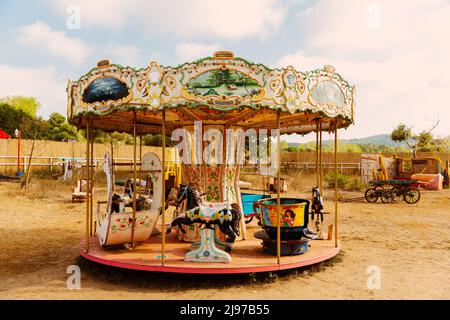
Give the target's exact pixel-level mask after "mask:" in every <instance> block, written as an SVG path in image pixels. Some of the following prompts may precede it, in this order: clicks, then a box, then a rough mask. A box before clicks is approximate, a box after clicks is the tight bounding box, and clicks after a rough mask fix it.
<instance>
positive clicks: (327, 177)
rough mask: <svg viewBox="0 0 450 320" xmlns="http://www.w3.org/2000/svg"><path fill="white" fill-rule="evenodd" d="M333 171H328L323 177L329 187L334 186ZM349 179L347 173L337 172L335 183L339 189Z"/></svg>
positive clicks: (343, 187) (344, 185)
mask: <svg viewBox="0 0 450 320" xmlns="http://www.w3.org/2000/svg"><path fill="white" fill-rule="evenodd" d="M335 177H336V175H335V173H334V172H328V173H327V174H326V175H325V177H324V179H325V181H326V182H327V183H328V186H329V187H331V188H334V186H335ZM349 181H350V177H349V176H348V175H345V174H342V173H338V174H337V185H338V188H340V189H345V188H346V187H347V185H348V183H349Z"/></svg>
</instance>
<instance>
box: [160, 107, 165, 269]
mask: <svg viewBox="0 0 450 320" xmlns="http://www.w3.org/2000/svg"><path fill="white" fill-rule="evenodd" d="M161 144H162V179H161V180H162V182H161V183H162V199H161V212H162V216H161V224H162V228H161V229H162V230H161V237H162V238H161V265H162V266H163V267H164V263H165V256H166V197H165V195H166V177H165V176H166V111H165V110H163V113H162V133H161Z"/></svg>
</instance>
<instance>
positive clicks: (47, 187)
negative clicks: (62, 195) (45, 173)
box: [9, 178, 72, 199]
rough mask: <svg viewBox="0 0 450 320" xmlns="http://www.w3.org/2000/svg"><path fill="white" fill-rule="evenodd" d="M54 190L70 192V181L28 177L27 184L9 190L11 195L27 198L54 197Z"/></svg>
mask: <svg viewBox="0 0 450 320" xmlns="http://www.w3.org/2000/svg"><path fill="white" fill-rule="evenodd" d="M55 190H58V192H59V191H62V190H64V192H67V193H68V194H69V193H71V192H72V186H71V185H70V182H67V181H59V180H50V179H36V178H33V179H30V181H29V182H28V186H27V187H25V186H23V187H22V188H20V186H19V185H18V189H17V190H11V192H10V194H9V195H10V196H11V197H18V196H19V197H26V198H29V199H48V198H54V197H55Z"/></svg>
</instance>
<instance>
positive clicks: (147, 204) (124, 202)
mask: <svg viewBox="0 0 450 320" xmlns="http://www.w3.org/2000/svg"><path fill="white" fill-rule="evenodd" d="M130 206H133V199H132V198H130V197H128V196H126V195H125V196H121V195H119V194H117V193H114V194H113V196H112V201H111V212H117V213H121V212H123V211H124V208H125V207H130ZM151 206H152V199H147V198H145V197H142V196H139V197H137V198H136V211H144V210H150V208H151Z"/></svg>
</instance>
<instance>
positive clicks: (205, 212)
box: [67, 51, 355, 274]
mask: <svg viewBox="0 0 450 320" xmlns="http://www.w3.org/2000/svg"><path fill="white" fill-rule="evenodd" d="M67 92H68V96H67V98H68V101H67V102H68V108H67V112H68V119H69V122H70V123H71V124H73V125H75V126H76V127H77V128H78V129H85V130H86V132H87V148H86V161H87V164H88V166H87V168H89V170H88V171H87V177H86V181H87V184H88V186H87V188H86V190H87V195H86V222H85V237H84V239H82V240H81V243H80V254H81V255H82V256H83V257H84V258H86V259H88V260H91V261H94V262H96V263H99V264H104V265H109V266H115V267H120V268H125V269H136V270H145V271H158V272H173V273H209V274H231V273H253V272H265V271H278V270H285V269H291V268H298V267H302V266H307V265H312V264H316V263H319V262H321V261H325V260H327V259H330V258H332V257H333V256H335V255H337V254H338V253H339V251H340V243H339V237H338V235H339V233H338V230H339V229H338V204H337V198H338V197H337V193H338V190H337V183H335V190H334V193H335V196H334V199H335V201H334V217H333V220H332V221H326V219H325V221H324V216H323V208H324V203H323V201H322V197H321V191H322V184H323V183H322V180H323V178H322V177H323V169H322V168H323V166H322V133H324V132H328V133H329V134H333V135H334V144H335V170H336V171H335V173H337V167H338V166H337V164H338V157H337V155H338V154H337V152H336V150H337V139H338V138H337V137H338V136H337V133H338V130H339V129H342V128H347V127H348V126H350V125H351V124H352V123H353V115H354V100H355V87H354V86H351V85H350V84H349V83H348V82H347V81H346V80H344V79H343V78H342V77H341V75H339V74H338V73H337V72H336V71H335V68H334V67H333V66H330V65H326V66H324V67H323V68H319V69H316V70H313V71H298V70H295V69H294V68H293V67H292V66H288V67H287V68H284V69H272V68H269V67H266V66H264V65H262V64H258V63H252V62H250V61H248V60H245V59H242V58H238V57H235V56H234V54H233V53H232V52H229V51H218V52H215V53H214V54H213V56H212V57H206V58H203V59H199V60H197V61H194V62H189V63H184V64H182V65H179V66H177V67H168V66H162V65H159V64H158V63H157V62H154V61H153V62H151V63H150V64H149V66H148V67H145V68H142V69H134V68H132V67H125V66H121V65H118V64H113V63H111V62H110V61H108V60H102V61H99V62H98V63H97V66H96V67H94V68H93V69H92V70H90V71H89V72H88V73H87V74H85V75H83V76H82V77H81V78H80V79H79V80H78V81H70V80H69V83H68V88H67ZM94 130H102V131H104V132H114V131H118V132H126V133H129V134H132V136H133V139H134V151H133V154H132V155H130V158H131V157H132V159H133V161H132V162H131V163H125V162H117V161H115V160H114V159H113V158H112V155H111V154H109V153H106V154H105V155H104V159H103V164H102V165H101V167H102V169H103V170H102V171H103V172H98V173H95V172H94V170H95V169H94V168H95V166H94V165H93V162H94V159H93V148H94V143H93V140H94V139H93V132H94ZM292 133H297V134H301V135H305V134H309V133H315V137H316V167H315V168H316V173H317V183H316V185H313V186H310V187H311V190H312V196H311V198H310V199H302V198H298V197H284V196H282V195H281V192H282V186H280V181H282V179H281V173H280V171H281V170H280V156H279V155H280V135H282V134H292ZM146 134H161V138H162V151H161V153H160V154H156V153H152V152H150V153H146V154H142V143H141V141H142V139H140V137H142V136H143V135H146ZM166 137H170V138H169V139H172V141H173V143H174V144H175V145H176V147H175V149H172V151H173V150H175V152H172V154H175V157H171V158H170V159H168V157H167V155H168V154H169V148H168V147H166V145H167V143H166V142H167V141H166ZM138 140H139V142H138ZM173 158H175V161H174V159H173ZM249 163H250V164H252V165H254V166H256V167H258V169H259V171H258V172H264V174H265V175H267V176H268V177H272V178H273V179H274V181H275V184H277V186H276V188H275V189H276V192H275V195H274V196H272V195H270V194H269V195H261V194H258V193H254V192H251V193H250V194H247V193H246V194H245V197H244V194H241V190H240V174H241V169H242V168H243V166H244V165H245V164H249ZM89 164H90V165H89ZM170 166H176V167H177V168H178V167H179V170H178V169H175V171H176V172H177V175H178V177H177V179H175V183H173V181H172V183H170V181H169V180H168V178H167V177H168V175H167V172H168V171H169V170H173V168H172V169H171V168H170ZM100 174H103V175H104V176H105V177H106V179H105V181H106V192H105V194H104V195H102V196H101V197H103V198H102V199H99V195H98V194H96V195H95V197H94V195H93V192H92V190H94V188H93V187H92V183H94V179H93V177H94V176H99V175H100ZM120 174H122V175H123V174H125V175H127V179H126V183H125V185H124V187H123V191H122V190H119V189H121V188H119V187H118V186H117V180H118V179H117V177H118V175H120ZM335 176H336V177H337V175H335ZM98 180H99V179H96V180H95V183H99V182H98ZM177 182H180V183H177ZM299 183H300V182H299ZM96 190H97V188H96ZM329 207H333V206H332V205H331V206H328V208H329ZM94 209H95V210H94ZM249 216H251V217H256V219H253V220H252V219H248V217H249ZM246 222H247V223H246Z"/></svg>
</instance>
